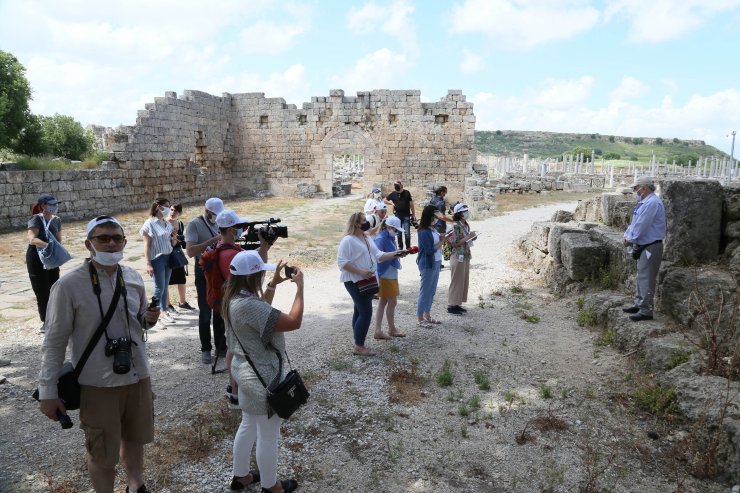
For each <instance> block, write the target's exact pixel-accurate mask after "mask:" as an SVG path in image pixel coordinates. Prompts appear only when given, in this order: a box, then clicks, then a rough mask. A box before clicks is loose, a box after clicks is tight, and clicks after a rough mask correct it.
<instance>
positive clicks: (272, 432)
mask: <svg viewBox="0 0 740 493" xmlns="http://www.w3.org/2000/svg"><path fill="white" fill-rule="evenodd" d="M280 423H282V419H280V417H279V416H278V415H277V414H273V415H272V418H270V419H267V415H266V414H247V413H246V412H244V411H242V422H241V424H240V425H239V429H238V430H236V436H234V464H233V475H234V476H237V477H243V476H246V475H247V474H249V457H250V455H251V454H252V447H253V446H254V442H255V441H256V442H257V468H258V469H259V472H260V483H261V485H262V487H263V488H272V487H273V486H275V483H277V460H278V440H280Z"/></svg>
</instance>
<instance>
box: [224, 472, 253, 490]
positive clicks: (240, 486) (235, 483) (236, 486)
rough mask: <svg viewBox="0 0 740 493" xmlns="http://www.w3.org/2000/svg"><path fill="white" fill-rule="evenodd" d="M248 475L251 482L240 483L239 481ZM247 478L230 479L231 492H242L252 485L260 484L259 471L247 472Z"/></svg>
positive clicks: (235, 477)
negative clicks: (250, 476)
mask: <svg viewBox="0 0 740 493" xmlns="http://www.w3.org/2000/svg"><path fill="white" fill-rule="evenodd" d="M250 474H251V475H252V481H250V482H249V483H246V484H245V483H242V482H241V480H242V479H244V478H246V477H247V476H249V475H250ZM247 476H239V477H237V476H234V477H233V478H231V491H242V490H244V489H245V488H249V487H250V486H252V485H253V484H255V483H259V482H260V473H259V471H249V474H247Z"/></svg>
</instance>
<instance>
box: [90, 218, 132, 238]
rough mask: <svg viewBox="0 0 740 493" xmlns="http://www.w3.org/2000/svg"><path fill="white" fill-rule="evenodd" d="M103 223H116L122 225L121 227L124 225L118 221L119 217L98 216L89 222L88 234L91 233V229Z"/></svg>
mask: <svg viewBox="0 0 740 493" xmlns="http://www.w3.org/2000/svg"><path fill="white" fill-rule="evenodd" d="M101 224H115V225H117V226H120V227H121V229H123V226H122V225H121V223H120V222H118V219H116V218H115V217H113V216H98V217H96V218H95V219H93V220H92V221H90V222H89V223H87V234H90V231H92V230H93V229H95V228H97V227H98V226H100V225H101Z"/></svg>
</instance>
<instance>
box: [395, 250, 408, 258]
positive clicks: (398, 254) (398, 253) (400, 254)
mask: <svg viewBox="0 0 740 493" xmlns="http://www.w3.org/2000/svg"><path fill="white" fill-rule="evenodd" d="M405 253H406V251H405V250H399V251H397V252H396V253H395V255H393V256H394V257H403V255H404V254H405Z"/></svg>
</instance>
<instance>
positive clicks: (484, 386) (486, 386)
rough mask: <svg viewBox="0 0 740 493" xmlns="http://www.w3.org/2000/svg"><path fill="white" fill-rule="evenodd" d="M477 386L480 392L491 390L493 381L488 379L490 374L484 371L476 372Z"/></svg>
mask: <svg viewBox="0 0 740 493" xmlns="http://www.w3.org/2000/svg"><path fill="white" fill-rule="evenodd" d="M475 384H476V385H477V386H478V388H479V389H480V390H490V388H491V381H490V380H489V379H488V374H487V373H486V372H484V371H483V370H478V371H476V372H475Z"/></svg>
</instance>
